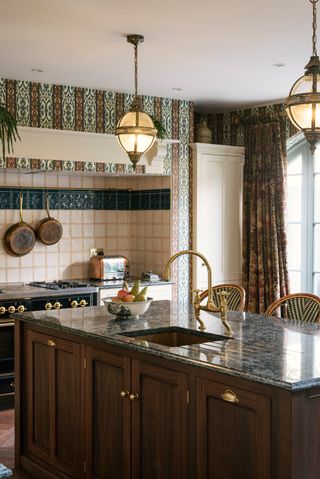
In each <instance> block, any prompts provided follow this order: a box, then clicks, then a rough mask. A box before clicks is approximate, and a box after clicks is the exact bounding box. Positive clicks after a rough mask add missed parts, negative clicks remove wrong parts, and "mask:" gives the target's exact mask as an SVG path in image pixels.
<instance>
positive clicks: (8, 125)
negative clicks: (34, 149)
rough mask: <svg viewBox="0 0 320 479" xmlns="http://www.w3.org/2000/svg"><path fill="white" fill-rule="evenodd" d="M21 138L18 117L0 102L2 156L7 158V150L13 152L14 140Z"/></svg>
mask: <svg viewBox="0 0 320 479" xmlns="http://www.w3.org/2000/svg"><path fill="white" fill-rule="evenodd" d="M18 138H19V140H21V138H20V136H19V133H18V129H17V122H16V119H15V118H14V117H13V116H12V115H11V113H9V112H8V110H7V109H6V107H5V105H3V104H1V103H0V142H1V143H2V157H3V159H5V157H6V150H8V153H11V152H13V142H14V141H17V139H18Z"/></svg>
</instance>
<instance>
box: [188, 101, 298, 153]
mask: <svg viewBox="0 0 320 479" xmlns="http://www.w3.org/2000/svg"><path fill="white" fill-rule="evenodd" d="M201 120H206V122H207V125H208V127H209V128H210V130H211V131H212V143H216V144H219V145H232V146H245V145H246V141H247V138H248V132H249V129H250V127H251V126H254V125H256V124H258V123H268V122H271V121H280V123H281V126H282V128H281V130H282V131H283V132H284V134H285V136H286V139H288V138H290V137H292V136H293V135H295V134H296V133H297V130H296V129H295V128H294V126H293V125H292V123H291V122H290V120H289V119H288V116H287V114H286V112H285V107H284V104H283V103H277V104H273V105H266V106H260V107H252V108H246V109H244V110H236V111H231V112H225V113H217V114H202V113H195V136H196V135H197V125H198V124H199V123H200V121H201Z"/></svg>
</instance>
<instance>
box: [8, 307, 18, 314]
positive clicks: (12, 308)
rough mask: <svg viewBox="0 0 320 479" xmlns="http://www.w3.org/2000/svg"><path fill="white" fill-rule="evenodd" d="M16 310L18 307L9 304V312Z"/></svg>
mask: <svg viewBox="0 0 320 479" xmlns="http://www.w3.org/2000/svg"><path fill="white" fill-rule="evenodd" d="M15 310H16V308H15V307H14V306H9V308H8V312H9V313H14V312H15Z"/></svg>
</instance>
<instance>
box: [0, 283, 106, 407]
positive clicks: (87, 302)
mask: <svg viewBox="0 0 320 479" xmlns="http://www.w3.org/2000/svg"><path fill="white" fill-rule="evenodd" d="M96 305H97V293H96V292H94V293H92V292H90V293H85V292H83V293H82V292H81V293H76V294H73V293H70V294H66V292H65V291H61V293H60V294H59V295H57V294H55V295H52V296H51V295H50V292H49V291H48V295H46V296H42V297H32V298H29V297H28V298H21V299H20V298H18V299H17V298H14V299H11V300H10V299H8V300H5V301H1V300H0V409H1V408H7V407H12V406H13V397H14V348H13V336H14V334H13V332H14V321H13V320H12V319H11V318H10V314H11V313H15V312H19V313H23V312H24V311H41V310H53V311H54V310H55V309H65V308H85V307H87V306H96Z"/></svg>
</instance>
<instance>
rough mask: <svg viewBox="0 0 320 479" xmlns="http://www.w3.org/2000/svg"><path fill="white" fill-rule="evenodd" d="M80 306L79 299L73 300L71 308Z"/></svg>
mask: <svg viewBox="0 0 320 479" xmlns="http://www.w3.org/2000/svg"><path fill="white" fill-rule="evenodd" d="M78 306H79V304H78V301H76V300H74V301H71V308H77V307H78Z"/></svg>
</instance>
